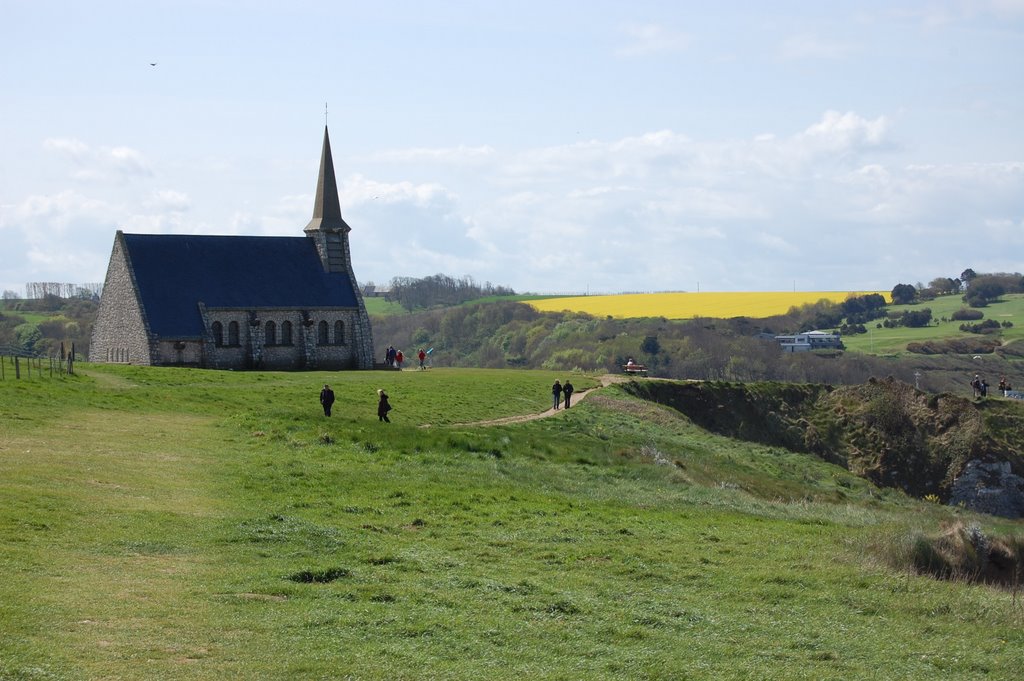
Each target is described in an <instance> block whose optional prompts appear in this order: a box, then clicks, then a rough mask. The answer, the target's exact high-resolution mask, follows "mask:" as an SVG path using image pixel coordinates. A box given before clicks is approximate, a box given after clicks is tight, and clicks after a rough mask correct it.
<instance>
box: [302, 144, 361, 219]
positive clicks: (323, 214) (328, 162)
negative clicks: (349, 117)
mask: <svg viewBox="0 0 1024 681" xmlns="http://www.w3.org/2000/svg"><path fill="white" fill-rule="evenodd" d="M314 230H321V231H325V232H326V231H337V230H343V231H345V232H348V231H350V230H351V227H349V226H348V225H347V224H345V220H344V219H342V217H341V202H340V201H339V199H338V181H337V179H336V178H335V177H334V158H333V157H332V156H331V138H330V136H329V135H328V134H327V126H326V125H324V149H323V152H322V153H321V154H320V177H319V178H318V179H317V183H316V200H315V201H314V202H313V219H312V220H310V221H309V224H308V225H306V229H305V231H307V232H309V231H314Z"/></svg>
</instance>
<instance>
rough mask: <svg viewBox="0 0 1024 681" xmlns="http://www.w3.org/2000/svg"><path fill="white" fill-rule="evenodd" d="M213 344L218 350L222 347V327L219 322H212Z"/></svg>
mask: <svg viewBox="0 0 1024 681" xmlns="http://www.w3.org/2000/svg"><path fill="white" fill-rule="evenodd" d="M211 331H213V344H214V345H216V346H217V347H218V348H219V347H221V346H223V345H224V325H223V324H221V323H220V322H214V323H213V327H212V328H211Z"/></svg>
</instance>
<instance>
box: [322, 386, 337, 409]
mask: <svg viewBox="0 0 1024 681" xmlns="http://www.w3.org/2000/svg"><path fill="white" fill-rule="evenodd" d="M320 404H321V405H322V406H323V408H324V416H330V415H331V405H332V404H334V391H333V390H331V386H329V385H327V384H326V383H324V389H323V390H321V391H320Z"/></svg>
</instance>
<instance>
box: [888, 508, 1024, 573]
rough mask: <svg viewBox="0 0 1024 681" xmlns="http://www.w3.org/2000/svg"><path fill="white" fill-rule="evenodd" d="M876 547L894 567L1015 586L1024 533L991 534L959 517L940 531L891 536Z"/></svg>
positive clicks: (1023, 554) (1019, 571) (1023, 546)
mask: <svg viewBox="0 0 1024 681" xmlns="http://www.w3.org/2000/svg"><path fill="white" fill-rule="evenodd" d="M876 550H879V551H881V552H882V553H883V554H884V557H885V559H886V561H887V562H888V563H889V564H890V565H892V566H893V567H896V568H900V569H912V570H914V571H915V572H917V573H918V574H922V575H928V576H931V577H935V578H937V579H960V580H965V581H970V582H985V583H988V584H997V585H1000V586H1004V587H1010V588H1015V587H1016V586H1017V585H1018V584H1019V582H1020V576H1021V567H1022V561H1024V536H1021V535H1009V536H1007V537H990V536H988V535H987V534H986V533H985V532H984V531H983V530H982V528H981V526H980V525H978V524H977V523H971V524H970V525H967V524H964V523H963V522H960V521H956V522H953V523H950V524H948V525H945V526H944V527H943V528H942V529H941V531H940V532H939V533H938V534H936V535H931V534H924V533H918V534H914V535H912V536H910V537H905V538H903V539H902V540H899V539H896V540H889V541H887V542H884V543H882V544H881V545H879V546H878V547H877V549H876Z"/></svg>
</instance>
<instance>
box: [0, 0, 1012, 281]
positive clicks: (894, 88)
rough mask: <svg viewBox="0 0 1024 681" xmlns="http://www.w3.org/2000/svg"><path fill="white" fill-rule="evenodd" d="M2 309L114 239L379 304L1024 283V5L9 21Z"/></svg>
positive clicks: (46, 14)
mask: <svg viewBox="0 0 1024 681" xmlns="http://www.w3.org/2000/svg"><path fill="white" fill-rule="evenodd" d="M0 17H2V21H0V288H2V289H5V290H7V289H9V290H13V291H16V292H18V293H20V292H22V291H24V290H25V289H24V287H25V284H26V283H27V282H39V281H52V282H69V283H79V284H85V283H94V282H102V281H103V278H104V276H105V272H106V267H107V262H108V260H109V258H110V252H111V248H112V246H113V241H114V235H115V233H116V231H117V230H123V231H125V232H128V233H151V234H245V235H275V236H277V235H294V236H299V235H301V234H302V230H303V228H304V227H305V225H306V223H307V222H308V221H309V219H310V217H311V216H312V209H313V198H314V194H315V190H316V180H317V169H318V165H319V161H320V150H321V144H322V140H323V131H324V125H325V122H326V124H327V125H328V127H329V130H330V137H331V147H332V151H333V156H334V164H335V169H336V172H337V177H338V182H339V190H340V198H341V206H342V214H343V215H344V217H345V220H346V222H348V224H349V225H350V226H351V227H352V232H351V233H350V235H349V239H350V244H351V251H352V262H353V268H354V270H355V274H356V277H357V279H358V280H359V281H360V282H361V283H364V284H365V283H369V282H374V283H377V284H386V283H387V282H389V281H390V280H391V279H392V278H393V277H399V276H400V277H423V276H428V275H433V274H438V273H443V274H446V275H450V276H454V277H471V278H473V279H474V280H476V281H477V282H479V283H486V282H490V283H492V284H494V285H501V286H506V287H511V288H513V289H515V290H516V291H517V292H536V293H591V294H595V293H619V292H646V291H697V290H699V291H789V290H798V291H874V290H885V291H887V290H890V289H891V288H892V287H893V286H894V285H896V284H897V283H910V284H916V283H918V282H923V283H927V282H929V281H931V280H932V279H934V278H936V277H956V276H958V275H959V274H960V273H961V272H962V271H963V270H964V269H966V268H972V269H974V270H975V271H976V272H1020V271H1024V0H977V1H976V2H961V1H958V0H949V1H946V2H942V1H935V2H917V1H914V0H907V1H906V2H904V1H902V0H886V1H884V2H872V1H870V0H869V1H864V2H826V3H822V2H811V1H808V2H787V1H785V0H773V1H772V2H730V1H728V0H723V1H721V2H716V3H706V2H686V1H680V0H676V1H674V2H673V1H670V2H653V1H647V0H631V1H630V2H621V1H616V2H605V1H604V0H588V1H587V2H583V1H578V2H568V1H560V0H546V1H544V2H537V1H534V0H520V1H517V2H512V3H510V2H503V1H502V2H491V1H489V0H481V1H479V2H464V1H451V2H443V3H442V2H422V1H420V2H406V1H404V0H397V1H395V2H389V3H367V2H349V1H348V0H334V1H332V2H307V1H305V0H289V1H288V2H284V1H281V2H226V1H220V0H204V1H203V2H192V1H190V0H175V1H174V2H165V1H163V0H147V2H144V3H140V2H110V1H107V0H90V2H88V3H82V2H50V1H47V0H0Z"/></svg>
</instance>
